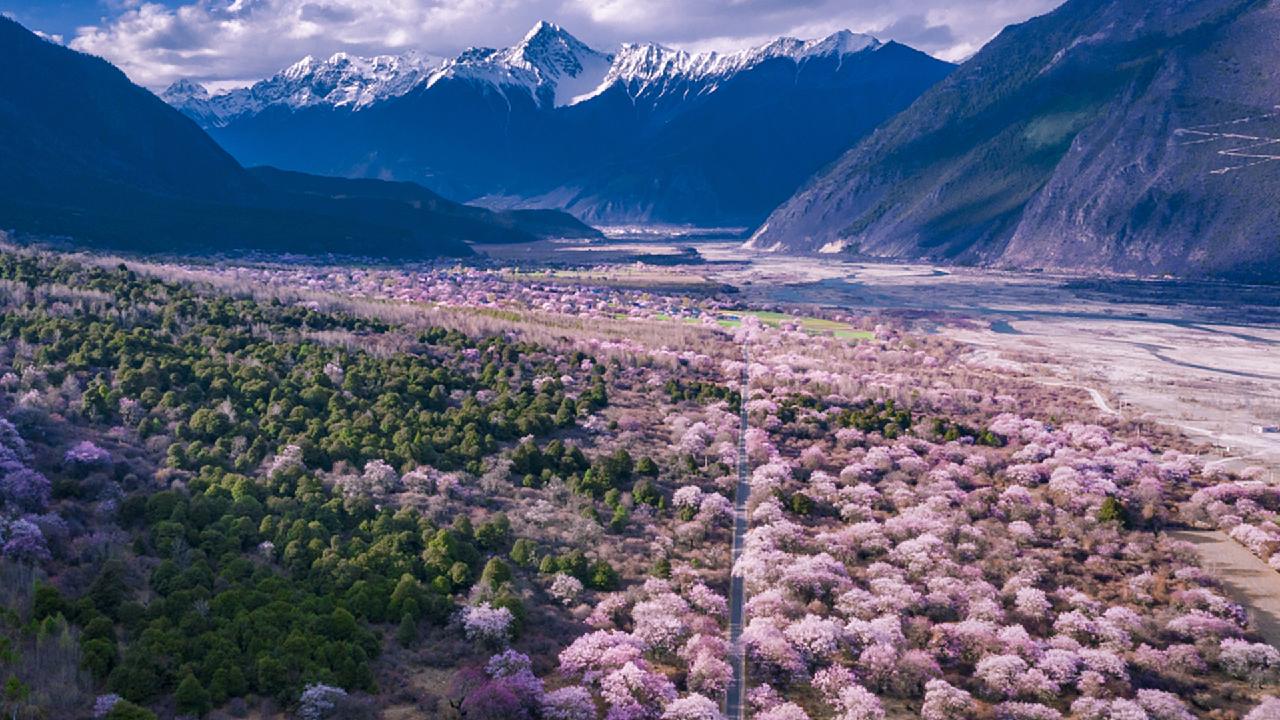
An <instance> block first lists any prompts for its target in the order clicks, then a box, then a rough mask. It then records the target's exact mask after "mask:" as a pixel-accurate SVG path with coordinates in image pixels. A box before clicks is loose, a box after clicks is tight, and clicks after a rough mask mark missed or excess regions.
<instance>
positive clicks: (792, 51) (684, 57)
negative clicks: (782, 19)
mask: <svg viewBox="0 0 1280 720" xmlns="http://www.w3.org/2000/svg"><path fill="white" fill-rule="evenodd" d="M880 47H881V43H880V41H879V40H877V39H876V38H874V37H871V36H870V35H862V34H859V33H853V32H850V31H848V30H841V31H840V32H837V33H833V34H831V35H828V36H827V37H825V38H818V39H815V40H799V39H797V38H791V37H781V38H778V39H776V40H773V41H772V42H769V43H766V44H764V45H760V46H758V47H754V48H748V49H745V50H740V51H737V52H731V53H719V52H715V51H709V52H699V53H690V52H687V51H685V50H675V49H672V48H669V47H666V46H664V45H658V44H656V43H627V44H624V45H623V46H622V48H621V49H620V50H619V51H618V54H617V57H616V58H615V59H614V62H613V66H612V67H611V68H610V69H609V73H608V74H607V75H606V76H605V78H604V80H603V81H602V82H601V83H600V85H599V86H598V87H597V88H596V89H595V90H594V91H593V92H591V93H588V94H587V95H584V96H582V97H580V98H579V100H585V99H587V98H590V97H593V96H595V95H599V94H600V93H602V92H604V91H605V90H607V89H609V88H610V87H612V86H613V85H615V84H621V85H623V86H624V87H625V88H626V89H627V92H628V93H629V94H630V95H631V96H632V97H637V96H639V95H641V94H649V93H662V92H665V91H666V89H667V88H668V87H671V86H675V85H679V84H681V83H687V82H692V83H697V84H699V85H700V86H701V87H700V88H699V89H698V90H697V91H698V92H714V91H715V89H716V88H717V87H718V83H719V82H720V81H722V80H725V79H727V78H729V77H730V76H732V75H733V74H735V73H738V72H741V71H742V70H746V69H748V68H751V67H754V66H755V65H758V64H760V63H762V62H765V61H766V60H771V59H774V58H789V59H791V60H793V61H794V62H796V63H802V62H805V61H807V60H810V59H813V58H818V57H830V56H833V55H834V56H837V57H844V56H846V55H854V54H857V53H860V52H863V51H866V50H875V49H878V48H880ZM687 90H688V88H683V89H682V90H681V91H682V92H685V91H687Z"/></svg>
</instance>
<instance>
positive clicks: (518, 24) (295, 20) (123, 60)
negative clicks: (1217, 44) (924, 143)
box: [0, 0, 1061, 89]
mask: <svg viewBox="0 0 1280 720" xmlns="http://www.w3.org/2000/svg"><path fill="white" fill-rule="evenodd" d="M1060 2H1061V0H162V1H159V2H148V1H147V0H0V12H4V13H5V14H7V15H9V16H11V17H14V18H16V19H17V20H18V21H19V22H22V23H23V24H25V25H26V26H27V27H29V28H31V29H33V30H36V31H39V32H41V33H44V34H45V35H46V36H49V37H52V38H55V39H58V40H60V41H62V42H65V43H67V44H69V45H71V46H72V47H74V48H76V49H78V50H83V51H85V52H90V53H93V54H96V55H101V56H103V57H105V58H107V59H108V60H111V61H112V62H114V63H115V64H116V65H119V66H120V67H121V68H122V69H123V70H124V71H125V72H127V73H128V74H129V76H130V77H131V78H133V80H134V81H135V82H138V83H140V84H143V85H146V86H149V87H151V88H155V89H159V88H163V87H164V86H165V85H167V84H168V83H169V82H171V81H173V80H175V79H177V78H180V77H191V78H194V79H196V80H199V81H202V82H205V83H208V84H210V85H211V86H214V87H229V86H234V85H239V84H246V83H248V82H250V81H252V80H256V79H259V78H262V77H265V76H267V75H270V74H272V73H273V72H275V71H276V70H279V69H280V68H282V67H285V66H287V65H289V64H291V63H292V62H294V61H295V60H297V59H298V58H300V57H302V56H304V55H308V54H311V55H317V56H327V55H329V54H332V53H334V52H337V51H340V50H341V51H346V52H352V53H358V54H375V53H388V52H390V53H399V52H404V51H406V50H409V49H414V50H417V51H419V52H422V53H425V54H429V55H439V56H450V55H453V54H456V53H457V52H458V51H460V50H462V49H464V48H466V47H468V46H473V45H478V46H490V47H503V46H507V45H510V44H512V43H514V42H515V41H516V40H518V39H519V38H520V37H521V36H522V35H523V34H524V33H525V32H526V31H527V30H528V29H529V28H530V27H531V26H532V25H533V24H534V23H535V22H536V21H538V20H542V19H546V20H551V21H553V22H556V23H558V24H560V25H562V26H564V27H565V28H566V29H568V30H569V31H570V32H572V33H573V34H574V35H577V36H578V37H579V38H581V39H582V40H584V41H586V42H587V43H588V44H590V45H592V46H594V47H596V48H599V49H609V48H611V47H613V46H615V45H617V44H618V43H620V42H623V41H654V42H661V43H664V44H667V45H672V46H675V47H683V48H687V49H690V50H710V49H714V50H735V49H739V48H742V47H747V46H750V45H755V44H759V43H761V42H764V41H767V40H769V39H772V38H774V37H776V36H778V35H793V36H796V37H803V38H809V37H818V36H822V35H826V34H828V33H831V32H834V31H836V30H840V29H844V28H848V29H850V30H855V31H859V32H867V33H871V34H873V35H876V36H877V37H880V38H881V39H886V40H888V39H892V40H897V41H899V42H903V43H906V44H908V45H911V46H913V47H917V48H920V49H921V50H925V51H926V52H929V53H932V54H934V55H936V56H938V57H941V58H944V59H948V60H958V59H963V58H965V57H967V56H969V55H970V54H972V53H973V52H974V51H975V50H977V49H978V48H979V47H981V46H982V44H983V43H985V42H986V41H987V40H989V39H990V38H991V37H992V36H993V35H995V33H997V32H999V30H1000V29H1001V28H1002V27H1004V26H1005V25H1008V24H1010V23H1014V22H1020V21H1022V20H1026V19H1027V18H1029V17H1032V16H1034V15H1039V14H1042V13H1044V12H1047V11H1049V10H1051V9H1052V8H1053V7H1055V6H1056V5H1058V4H1059V3H1060Z"/></svg>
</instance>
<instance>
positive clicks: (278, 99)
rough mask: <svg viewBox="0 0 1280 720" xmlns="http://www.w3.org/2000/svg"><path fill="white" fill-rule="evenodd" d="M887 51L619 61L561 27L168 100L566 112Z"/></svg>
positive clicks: (196, 107)
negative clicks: (436, 54)
mask: <svg viewBox="0 0 1280 720" xmlns="http://www.w3.org/2000/svg"><path fill="white" fill-rule="evenodd" d="M881 46H882V43H881V42H880V41H879V40H877V39H875V38H874V37H871V36H870V35H861V34H857V33H852V32H849V31H848V30H841V31H840V32H837V33H834V34H832V35H830V36H827V37H825V38H819V39H815V40H799V39H796V38H790V37H783V38H778V39H777V40H774V41H772V42H770V43H768V44H765V45H761V46H759V47H755V48H748V49H745V50H740V51H738V52H731V53H718V52H714V51H711V52H701V53H690V52H687V51H684V50H675V49H672V48H668V47H665V46H663V45H658V44H654V43H643V44H638V43H627V44H624V45H623V46H622V47H621V48H620V49H619V50H618V51H617V52H616V53H605V52H601V51H599V50H595V49H593V48H591V47H590V46H588V45H587V44H586V43H584V42H582V41H581V40H579V39H578V38H576V37H574V36H573V35H571V34H570V33H569V32H567V31H566V30H565V29H564V28H562V27H560V26H559V25H556V24H554V23H549V22H545V21H543V22H539V23H538V24H537V25H535V26H534V27H533V29H531V30H530V31H529V32H528V33H527V34H526V35H525V36H524V38H523V39H521V41H520V42H519V43H517V44H515V45H513V46H511V47H509V48H505V49H501V50H498V49H494V48H469V49H467V50H465V51H463V52H462V53H461V54H460V55H458V57H456V58H453V59H451V60H439V59H433V58H432V59H428V58H424V57H422V56H419V55H417V54H416V53H408V54H405V55H378V56H375V57H371V58H363V57H358V56H355V55H348V54H347V53H337V54H335V55H333V56H332V57H330V58H329V59H328V60H324V61H319V60H317V59H315V58H314V57H312V56H310V55H308V56H307V57H305V58H303V59H301V60H299V61H298V62H296V63H294V64H293V65H291V66H289V67H288V68H285V69H284V70H282V71H280V72H279V73H276V74H275V75H273V76H272V77H270V78H267V79H266V80H262V81H260V82H257V83H255V84H254V85H252V86H251V87H247V88H241V89H237V90H232V91H230V92H227V93H223V94H220V95H210V93H209V92H208V91H207V90H206V89H205V88H204V87H203V86H201V85H199V84H197V83H195V82H193V81H191V80H188V79H183V80H179V81H177V82H175V83H174V84H173V85H171V86H169V88H168V89H166V90H165V91H164V93H162V94H161V96H160V97H161V98H162V99H164V101H165V102H167V103H169V104H170V105H173V106H174V107H177V108H178V109H180V110H182V111H183V112H186V113H187V114H188V115H190V116H192V117H193V118H195V119H196V120H197V121H199V122H200V123H201V124H204V125H213V126H221V125H225V124H226V123H227V122H228V121H229V120H230V119H232V118H235V117H238V116H242V115H248V114H256V113H259V112H261V111H263V110H264V109H266V108H268V107H271V106H275V105H283V106H286V107H288V108H291V109H295V110H296V109H300V108H304V107H312V106H318V105H328V106H331V107H348V108H351V109H352V110H361V109H363V108H365V107H368V106H369V105H371V104H373V103H376V102H379V101H382V100H387V99H390V98H395V97H399V96H401V95H404V94H406V93H408V92H409V91H411V90H414V89H416V88H418V87H431V86H433V85H435V84H436V83H438V82H440V81H442V80H446V79H449V80H466V81H471V82H475V83H480V84H482V85H487V86H490V87H493V88H495V89H497V90H499V91H501V92H506V91H509V90H512V89H515V90H517V91H521V92H525V93H528V94H529V95H530V96H531V97H533V98H534V99H535V100H537V101H538V102H539V103H540V104H542V105H544V106H547V107H564V106H567V105H574V104H577V103H579V102H584V101H586V100H589V99H591V98H593V97H596V96H597V95H600V94H601V93H603V92H605V91H606V90H608V89H609V88H611V87H614V86H615V85H617V86H620V87H622V88H624V89H626V91H627V92H628V94H630V95H631V96H632V97H641V96H644V95H649V94H652V92H653V91H654V90H661V89H663V88H671V87H676V86H685V85H687V84H696V85H697V86H698V87H697V90H696V92H713V91H714V90H715V88H716V87H717V85H716V81H718V80H726V79H728V78H731V77H733V76H734V75H735V74H737V73H740V72H742V71H743V70H746V69H749V68H751V67H754V66H756V65H759V64H760V63H763V62H765V61H768V60H773V59H778V58H785V59H789V60H791V61H793V62H795V63H802V62H804V61H806V60H809V59H812V58H816V57H842V56H845V55H853V54H855V53H860V52H863V51H867V50H876V49H878V48H880V47H881Z"/></svg>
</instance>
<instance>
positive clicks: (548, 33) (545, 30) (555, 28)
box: [521, 20, 577, 43]
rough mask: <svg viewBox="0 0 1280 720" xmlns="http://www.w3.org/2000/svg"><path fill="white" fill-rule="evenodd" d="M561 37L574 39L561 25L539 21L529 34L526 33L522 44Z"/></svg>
mask: <svg viewBox="0 0 1280 720" xmlns="http://www.w3.org/2000/svg"><path fill="white" fill-rule="evenodd" d="M561 36H564V37H569V38H573V36H572V35H570V34H569V33H568V31H566V30H565V29H564V28H562V27H560V26H559V25H557V24H555V23H553V22H548V21H546V20H539V21H538V22H537V23H535V24H534V26H533V27H532V28H530V29H529V32H527V33H525V35H524V39H523V40H522V41H521V42H522V43H529V42H531V41H533V40H534V39H535V38H538V37H561ZM573 39H575V40H576V39H577V38H573Z"/></svg>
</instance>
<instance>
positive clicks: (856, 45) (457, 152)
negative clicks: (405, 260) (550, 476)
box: [166, 23, 952, 224]
mask: <svg viewBox="0 0 1280 720" xmlns="http://www.w3.org/2000/svg"><path fill="white" fill-rule="evenodd" d="M328 65H329V63H327V62H326V63H320V64H317V65H316V67H317V69H319V68H321V67H327V66H328ZM951 68H952V66H951V65H949V64H947V63H943V62H941V61H939V60H936V59H934V58H931V57H929V56H927V55H925V54H923V53H919V52H917V51H915V50H911V49H910V48H906V47H905V46H902V45H898V44H896V43H881V42H879V41H878V40H875V39H874V38H871V37H868V36H865V35H857V34H854V33H850V32H847V31H845V32H840V33H835V34H833V35H831V36H829V37H826V38H821V39H818V40H810V41H803V40H797V39H792V38H782V39H779V40H776V41H774V42H771V43H768V44H766V45H763V46H761V47H757V48H752V49H748V50H744V51H740V52H735V53H713V52H707V53H689V52H685V51H680V50H674V49H670V48H666V47H663V46H660V45H654V44H647V45H638V44H633V45H624V46H622V47H621V48H619V49H618V50H616V51H615V52H612V53H604V52H600V51H598V50H595V49H592V48H590V47H589V46H587V45H586V44H585V43H582V42H581V41H579V40H577V39H576V38H574V37H573V36H572V35H571V34H569V33H568V32H567V31H565V30H564V29H563V28H560V27H558V26H556V25H552V24H550V23H539V24H538V25H537V26H535V27H534V28H533V29H532V30H531V31H530V32H529V33H528V34H527V35H526V36H525V37H524V38H523V39H522V40H521V41H520V42H518V43H517V44H515V45H513V46H512V47H510V48H506V49H503V50H494V49H488V48H479V49H471V50H468V51H466V52H464V53H462V54H461V55H460V56H459V57H457V58H454V59H451V60H448V61H445V62H443V63H441V64H440V65H439V66H436V67H433V68H430V69H428V70H427V71H425V72H424V73H423V74H421V75H418V74H414V73H417V70H414V71H413V73H411V74H410V75H408V76H407V77H406V78H405V79H404V80H403V81H400V82H395V83H392V82H384V83H383V84H382V85H380V86H379V88H387V90H385V91H380V92H381V94H378V93H377V92H374V93H370V94H368V96H369V97H371V98H372V99H371V100H370V101H369V102H366V103H363V104H357V103H338V102H332V101H317V100H316V99H317V98H320V97H322V95H321V94H319V93H316V92H311V93H309V94H306V95H301V96H300V95H299V94H298V93H297V92H296V91H295V90H294V88H296V87H311V86H312V85H313V83H312V81H311V80H310V79H309V78H308V77H293V78H290V77H288V76H287V75H286V74H285V73H280V74H278V75H276V76H274V77H273V78H270V79H268V80H265V81H263V82H261V83H258V84H257V85H255V86H253V87H252V88H247V89H245V90H242V91H236V92H233V93H230V94H228V95H223V96H213V97H210V98H207V99H203V98H200V97H199V94H198V93H192V92H191V87H190V84H180V85H175V86H174V87H173V88H171V91H170V92H166V96H167V97H169V98H170V99H171V101H172V102H173V103H174V105H175V106H176V107H178V108H180V109H181V110H182V111H183V112H185V113H186V114H188V115H189V116H190V117H192V118H194V119H196V120H197V122H200V123H201V124H202V125H204V126H205V127H206V128H207V129H208V130H209V131H210V133H211V134H213V136H214V137H215V138H216V139H217V140H218V141H219V142H220V143H222V144H223V146H224V147H226V148H227V149H228V150H229V151H230V152H231V153H232V154H233V155H235V156H236V157H237V158H238V159H240V160H241V161H242V162H244V163H246V164H269V165H274V166H278V167H284V168H289V169H295V170H301V171H306V172H316V173H321V174H334V175H345V176H351V177H381V178H388V179H400V180H411V181H415V182H419V183H422V184H424V185H426V186H427V187H430V188H431V189H433V190H435V191H437V192H440V193H443V194H445V195H446V196H449V197H452V198H454V199H457V200H465V201H479V202H482V203H487V204H490V205H492V206H494V207H506V208H545V207H552V208H564V209H569V210H570V211H572V212H574V213H575V214H576V215H578V216H579V217H581V218H584V219H587V220H589V221H592V222H611V221H628V222H630V221H637V220H638V221H663V222H690V223H698V224H754V223H756V222H758V221H759V220H761V219H762V218H763V217H764V216H765V215H766V214H767V213H768V212H769V211H770V210H771V209H772V208H773V207H775V206H776V205H777V204H778V203H780V202H781V201H782V200H784V199H785V198H786V197H787V196H788V195H789V194H790V193H791V192H792V191H793V190H794V189H795V188H796V187H797V186H798V185H799V184H800V183H801V182H802V181H803V180H804V179H805V178H806V177H808V176H809V175H810V174H812V173H813V172H814V171H816V170H817V169H818V168H820V167H821V166H822V165H823V164H825V163H827V162H829V161H831V160H833V159H834V158H835V157H837V156H838V154H839V153H840V152H841V151H843V150H844V149H846V148H847V147H849V146H850V145H852V144H853V142H855V141H856V140H857V139H859V138H860V137H862V136H863V135H864V134H865V133H867V132H869V131H870V130H871V129H872V128H874V127H875V126H876V125H878V124H880V123H881V122H883V121H884V120H885V119H887V118H888V117H890V116H891V115H893V114H894V113H895V112H897V111H899V110H901V109H902V108H903V107H905V106H906V105H907V104H909V103H910V102H911V101H912V100H913V99H914V98H915V97H916V96H918V95H919V93H920V92H923V90H924V89H925V88H927V87H929V86H931V85H932V84H933V83H935V82H937V81H938V80H939V79H941V78H942V77H945V76H946V74H947V73H948V72H950V70H951ZM345 84H346V85H347V86H352V87H359V88H366V87H369V86H370V85H371V83H368V82H366V81H364V80H363V79H362V78H361V77H360V76H359V75H358V74H357V75H349V76H347V79H346V81H345ZM322 87H329V85H327V84H326V85H323V86H322ZM406 88H407V89H406ZM392 89H393V90H392ZM348 94H350V93H348ZM300 97H301V98H304V99H305V100H306V102H300V101H299V100H298V98H300ZM344 97H345V96H344ZM220 98H227V99H220ZM253 98H275V100H274V101H273V102H270V103H265V104H254V103H251V102H249V100H250V99H253ZM218 103H222V105H223V106H224V107H225V106H236V107H239V108H242V109H241V110H238V111H236V112H227V111H226V110H224V109H222V107H219V106H218Z"/></svg>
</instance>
